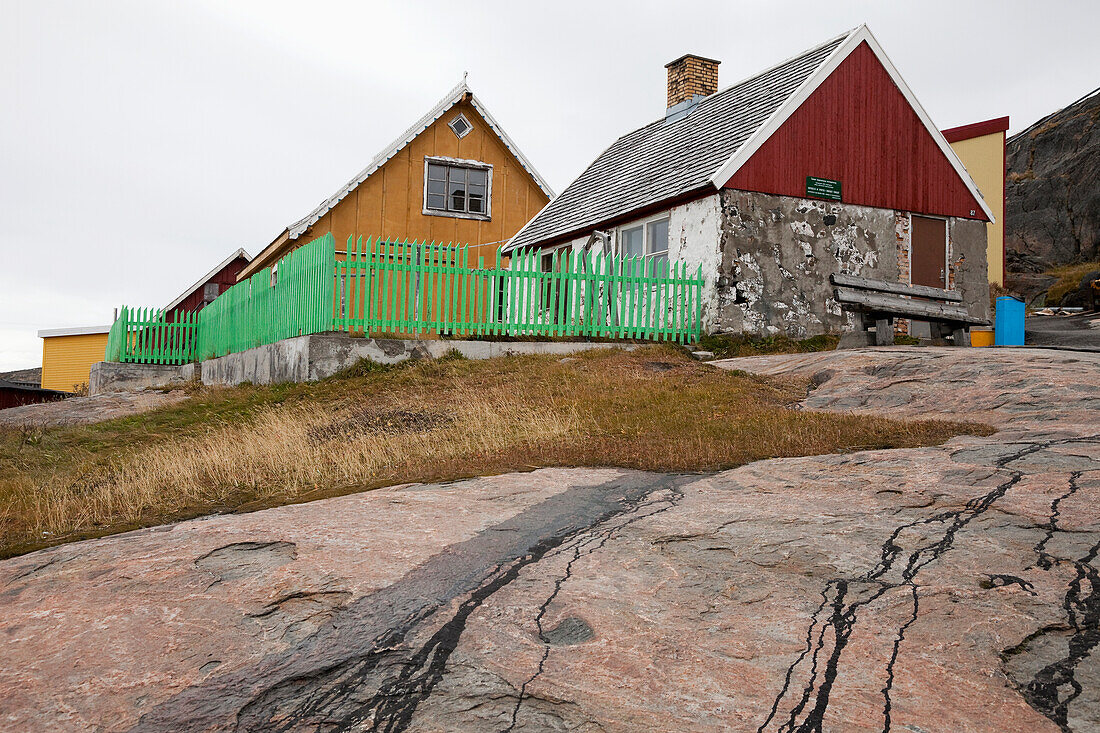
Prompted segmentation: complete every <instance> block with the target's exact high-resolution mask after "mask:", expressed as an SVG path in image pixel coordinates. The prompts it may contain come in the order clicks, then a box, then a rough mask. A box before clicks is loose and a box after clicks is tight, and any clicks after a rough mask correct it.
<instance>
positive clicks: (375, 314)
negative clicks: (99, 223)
mask: <svg viewBox="0 0 1100 733" xmlns="http://www.w3.org/2000/svg"><path fill="white" fill-rule="evenodd" d="M470 251H471V250H470V248H469V247H468V246H454V245H442V244H435V243H425V242H409V241H407V240H406V241H396V240H385V239H377V240H375V239H373V238H367V239H366V240H365V241H364V240H363V238H362V237H360V238H358V239H357V240H354V241H353V240H352V238H349V239H348V245H347V251H346V252H343V253H340V254H341V255H342V256H343V259H340V260H338V259H337V253H336V246H335V240H334V239H333V236H332V234H326V235H324V236H323V237H320V238H319V239H315V240H313V241H312V242H310V243H309V244H306V245H303V246H301V247H299V248H297V249H295V250H294V251H292V252H290V253H289V254H288V255H286V256H285V257H283V258H282V259H281V260H279V262H278V263H277V264H276V265H275V266H274V267H270V268H265V269H263V270H260V271H259V272H257V273H256V274H255V275H253V276H252V277H250V278H249V279H248V280H245V281H242V282H239V283H237V284H236V285H234V286H233V287H231V288H229V289H228V290H226V291H225V292H224V293H222V294H221V295H220V296H219V297H218V298H217V299H216V300H214V302H213V303H210V304H209V305H207V306H206V307H205V308H203V309H202V310H201V311H199V312H198V313H197V314H189V313H181V314H179V320H178V322H176V321H175V320H174V319H172V318H171V317H169V316H168V315H166V314H165V313H164V312H163V311H154V310H151V309H138V310H132V309H129V308H125V307H124V308H123V309H122V313H121V315H120V317H119V318H118V320H117V321H116V322H115V324H114V325H113V326H112V327H111V332H110V335H109V336H108V338H107V360H108V361H130V362H139V361H140V362H145V363H151V364H182V363H185V362H188V361H193V360H200V359H210V358H213V357H217V356H225V355H226V354H231V353H235V352H239V351H244V350H246V349H251V348H253V347H256V346H262V345H264V344H270V343H274V342H276V341H280V340H282V339H286V338H291V337H293V336H301V335H306V334H311V333H320V332H323V331H331V330H338V331H348V332H352V333H364V334H372V335H378V334H386V335H391V336H406V337H413V338H416V337H420V336H425V335H428V336H514V337H524V336H531V337H571V336H572V337H576V336H580V337H589V338H610V339H641V340H651V341H679V342H681V343H685V342H689V341H695V340H696V339H698V337H699V334H700V331H701V325H702V289H703V276H702V268H701V267H700V268H697V269H696V270H694V271H693V272H689V270H688V267H687V265H686V264H684V263H679V262H676V263H670V262H668V261H667V260H655V259H646V258H641V257H613V256H608V255H603V254H599V253H592V252H580V253H574V252H571V251H565V250H560V251H558V252H555V253H548V254H543V253H540V252H536V251H529V252H519V253H515V254H513V255H512V257H511V260H510V262H509V264H508V266H504V264H503V262H502V258H501V255H500V252H499V250H498V251H497V254H496V257H495V260H494V262H493V263H492V266H491V267H486V264H485V261H484V258H483V257H478V258H477V262H476V263H472V262H470Z"/></svg>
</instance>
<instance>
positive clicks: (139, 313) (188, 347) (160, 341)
mask: <svg viewBox="0 0 1100 733" xmlns="http://www.w3.org/2000/svg"><path fill="white" fill-rule="evenodd" d="M198 315H199V314H197V313H186V312H180V313H167V312H165V311H164V310H155V309H152V308H133V309H131V308H128V307H126V306H123V307H122V309H121V310H120V311H119V315H118V318H117V319H115V322H114V323H113V324H112V325H111V330H110V331H109V332H108V334H107V350H106V356H105V358H106V360H107V361H115V362H123V363H141V364H186V363H187V362H191V361H195V358H196V346H197V338H196V337H197V334H198Z"/></svg>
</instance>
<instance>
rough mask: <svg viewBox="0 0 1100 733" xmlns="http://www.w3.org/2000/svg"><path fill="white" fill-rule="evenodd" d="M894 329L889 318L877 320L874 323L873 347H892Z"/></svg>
mask: <svg viewBox="0 0 1100 733" xmlns="http://www.w3.org/2000/svg"><path fill="white" fill-rule="evenodd" d="M893 345H894V327H893V325H891V323H890V319H889V318H879V319H877V320H876V321H875V346H893Z"/></svg>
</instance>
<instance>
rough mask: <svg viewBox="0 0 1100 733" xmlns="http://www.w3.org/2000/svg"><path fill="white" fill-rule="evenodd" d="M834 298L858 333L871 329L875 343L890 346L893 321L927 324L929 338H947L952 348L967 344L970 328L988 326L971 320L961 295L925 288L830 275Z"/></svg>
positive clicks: (975, 319) (971, 317)
mask: <svg viewBox="0 0 1100 733" xmlns="http://www.w3.org/2000/svg"><path fill="white" fill-rule="evenodd" d="M832 282H833V285H835V286H836V287H835V289H834V291H833V294H834V296H835V297H836V300H837V302H838V303H840V304H841V306H842V307H843V308H844V309H845V310H849V311H852V312H854V313H855V314H856V316H857V318H858V319H859V322H860V330H861V331H868V330H869V329H870V327H871V326H874V328H875V344H876V345H877V346H890V345H892V344H893V343H894V320H895V319H897V318H913V319H916V320H918V321H928V323H929V324H930V325H931V327H932V337H933V338H945V337H946V336H948V335H950V336H951V338H952V340H953V341H954V343H955V345H956V346H966V345H969V343H970V334H969V331H968V330H967V329H968V328H969V327H970V326H988V325H989V321H987V320H983V319H981V318H975V317H973V316H971V315H970V313H969V311H967V309H966V306H965V305H963V303H962V296H961V295H959V293H958V292H957V291H954V290H941V289H940V288H930V287H928V286H926V285H903V284H901V283H892V282H887V281H886V280H875V279H872V278H867V277H856V276H855V275H844V274H840V273H837V274H834V275H833V276H832Z"/></svg>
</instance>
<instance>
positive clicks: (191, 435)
mask: <svg viewBox="0 0 1100 733" xmlns="http://www.w3.org/2000/svg"><path fill="white" fill-rule="evenodd" d="M805 390H806V384H804V383H796V382H789V381H786V382H778V381H768V380H764V379H761V378H756V377H752V376H749V375H745V374H738V373H730V372H722V371H719V370H716V369H713V368H711V367H707V366H705V365H702V364H699V363H697V362H695V361H693V360H691V359H690V358H688V357H686V356H685V355H683V354H682V353H681V352H679V351H676V350H673V349H664V348H656V347H654V348H647V349H642V350H639V351H637V352H634V353H624V352H618V351H601V352H591V353H588V354H586V355H583V356H581V357H578V358H576V359H572V360H565V361H559V360H558V359H555V358H549V357H517V358H508V359H499V360H493V361H483V362H472V361H469V362H468V361H464V360H445V361H441V362H426V363H420V364H415V365H410V366H407V367H402V368H397V369H375V368H359V369H356V370H352V371H351V372H350V376H349V375H345V376H343V377H341V378H334V379H331V380H326V381H324V382H321V383H318V384H312V385H280V386H274V387H239V388H235V389H200V390H197V391H196V392H195V393H194V394H193V395H192V397H191V398H190V399H189V400H188V401H187V402H185V403H182V404H180V405H177V406H173V407H169V408H164V409H161V410H158V411H155V412H152V413H147V414H145V415H141V416H136V417H132V418H125V419H122V420H114V421H110V422H107V423H101V424H99V425H91V426H83V427H69V428H55V429H48V430H41V429H22V430H8V431H4V432H0V471H2V473H0V556H6V555H11V554H17V553H20V552H25V551H29V550H31V549H35V548H38V547H42V546H46V545H50V544H57V543H58V542H63V541H69V540H72V539H78V538H83V537H88V536H95V535H102V534H109V533H112V532H118V531H124V530H127V529H132V528H134V527H139V526H146V525H151V524H160V523H164V522H167V521H173V520H177V519H182V518H187V517H193V516H198V515H202V514H208V513H212V512H218V511H240V510H249V509H255V508H261V507H266V506H274V505H279V504H286V503H291V502H295V501H303V500H308V499H313V498H319V497H322V496H331V495H336V494H341V493H348V492H352V491H359V490H363V489H366V488H371V487H377V486H382V485H388V484H393V483H402V482H406V481H438V480H447V479H455V478H461V477H466V476H473V475H479V474H488V473H497V472H502V471H510V470H526V469H530V468H535V467H540V466H574V465H576V466H606V465H614V466H626V467H632V468H640V469H649V470H662V471H702V470H717V469H722V468H729V467H732V466H737V465H740V464H743V463H745V462H748V461H753V460H757V459H760V458H768V457H774V456H799V455H813V454H820V453H830V452H838V451H849V450H855V449H860V448H882V447H907V446H917V445H928V444H936V443H939V442H942V441H943V440H946V439H947V438H949V437H951V436H952V435H956V434H958V433H960V432H980V433H981V432H988V430H987V429H986V428H984V427H983V426H976V425H959V424H953V423H945V422H900V421H894V420H888V419H884V418H877V417H856V416H844V415H830V414H824V413H812V412H802V411H798V410H793V409H790V405H791V404H792V403H793V402H795V401H797V400H798V399H800V398H801V397H802V396H803V395H804V394H805Z"/></svg>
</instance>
